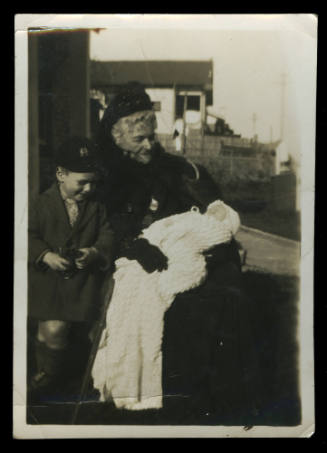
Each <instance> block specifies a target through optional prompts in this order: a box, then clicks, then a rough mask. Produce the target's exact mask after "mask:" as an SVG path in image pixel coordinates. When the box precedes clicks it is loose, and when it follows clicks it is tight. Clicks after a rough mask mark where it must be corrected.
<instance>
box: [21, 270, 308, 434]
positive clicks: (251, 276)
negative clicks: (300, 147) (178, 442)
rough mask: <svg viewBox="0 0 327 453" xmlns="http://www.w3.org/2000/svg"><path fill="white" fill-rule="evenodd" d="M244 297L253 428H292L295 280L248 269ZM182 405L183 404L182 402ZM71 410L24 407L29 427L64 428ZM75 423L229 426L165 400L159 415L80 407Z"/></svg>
mask: <svg viewBox="0 0 327 453" xmlns="http://www.w3.org/2000/svg"><path fill="white" fill-rule="evenodd" d="M243 277H244V285H245V289H246V292H247V294H248V295H249V296H250V297H251V311H252V313H254V314H255V316H254V317H253V331H254V334H255V338H256V341H257V344H258V345H259V348H258V349H259V362H260V366H261V369H262V373H263V381H264V384H265V389H266V392H265V401H264V405H263V408H262V412H261V414H260V415H259V417H258V419H257V422H256V424H259V425H268V426H295V425H297V424H299V423H300V420H301V408H300V399H299V393H298V381H297V378H298V374H297V353H298V350H297V347H298V346H297V342H296V326H297V317H298V278H297V277H296V276H291V275H288V276H287V275H271V274H269V273H263V272H258V271H253V270H247V271H245V272H244V274H243ZM186 403H187V402H186ZM75 407H76V405H75V404H74V403H73V404H67V403H66V404H53V405H50V406H44V407H29V408H28V410H27V421H28V423H29V424H70V423H71V420H72V416H73V411H74V409H75ZM76 423H77V424H86V425H99V424H104V425H115V424H118V425H120V424H126V425H131V424H134V425H138V424H141V425H144V424H149V425H161V424H162V425H165V424H174V425H219V424H225V425H234V424H235V420H232V421H230V420H226V419H222V418H221V417H217V416H213V415H211V414H209V415H207V414H201V413H198V414H196V412H194V411H189V410H188V409H187V404H185V402H183V401H182V402H181V401H178V400H176V401H171V402H170V406H169V407H168V408H167V409H166V410H163V411H140V412H137V413H130V412H126V411H118V410H115V409H114V408H113V407H112V406H110V405H107V404H104V403H102V404H100V403H91V402H89V403H84V404H82V406H81V408H80V410H79V412H78V417H77V419H76Z"/></svg>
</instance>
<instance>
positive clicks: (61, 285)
mask: <svg viewBox="0 0 327 453" xmlns="http://www.w3.org/2000/svg"><path fill="white" fill-rule="evenodd" d="M55 164H56V179H57V181H56V182H55V183H54V184H53V186H51V187H50V188H49V189H48V190H46V191H45V192H43V193H42V194H41V195H39V197H38V198H37V200H36V202H35V204H34V205H33V206H32V212H31V215H30V219H29V285H28V287H29V288H28V289H29V295H28V304H29V316H30V318H34V319H36V320H37V338H36V340H35V357H36V365H37V373H36V374H35V375H34V376H33V378H32V380H31V382H30V387H29V390H30V391H31V395H32V399H33V398H36V399H41V400H42V399H47V398H49V397H50V398H55V396H54V395H55V393H56V391H57V389H58V388H60V385H61V384H62V383H64V382H65V380H69V377H68V374H69V364H72V363H73V360H74V354H76V352H75V353H74V352H73V351H72V350H71V347H70V346H71V345H70V335H69V334H70V330H71V328H72V325H73V324H74V325H76V323H85V322H91V321H92V320H93V319H95V317H96V316H97V309H99V304H100V291H101V286H102V282H103V277H104V275H105V274H104V271H106V270H107V269H109V268H110V267H111V264H112V258H113V256H112V254H113V232H112V230H111V228H110V225H109V223H108V220H107V218H106V213H105V208H104V206H102V204H101V203H99V202H98V201H96V200H95V199H92V193H93V192H94V188H95V185H96V182H97V180H98V168H99V167H98V158H97V153H96V149H95V147H94V145H93V143H92V142H91V141H90V140H88V139H86V138H79V137H74V138H72V139H70V140H68V141H66V142H65V143H64V144H63V145H62V146H61V147H60V148H59V150H58V152H57V154H56V156H55ZM80 348H82V346H80ZM80 352H81V351H80Z"/></svg>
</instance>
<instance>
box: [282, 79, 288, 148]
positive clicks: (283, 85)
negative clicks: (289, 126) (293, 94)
mask: <svg viewBox="0 0 327 453" xmlns="http://www.w3.org/2000/svg"><path fill="white" fill-rule="evenodd" d="M286 77H287V76H286V74H285V72H283V73H282V74H281V81H280V86H281V97H280V139H281V140H283V139H284V123H285V88H286Z"/></svg>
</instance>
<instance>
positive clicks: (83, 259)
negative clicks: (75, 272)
mask: <svg viewBox="0 0 327 453" xmlns="http://www.w3.org/2000/svg"><path fill="white" fill-rule="evenodd" d="M78 251H79V253H80V254H81V256H79V257H78V258H76V259H75V265H76V267H77V269H84V268H85V267H86V266H89V265H90V264H92V263H93V262H94V261H96V260H97V259H98V258H99V252H98V251H97V249H96V248H95V247H89V248H84V249H78Z"/></svg>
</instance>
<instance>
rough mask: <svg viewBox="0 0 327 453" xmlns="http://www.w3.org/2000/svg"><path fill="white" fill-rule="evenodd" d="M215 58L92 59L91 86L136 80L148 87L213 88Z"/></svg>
mask: <svg viewBox="0 0 327 453" xmlns="http://www.w3.org/2000/svg"><path fill="white" fill-rule="evenodd" d="M212 71H213V65H212V61H94V60H92V61H91V87H92V88H100V87H108V86H118V85H124V84H126V83H128V82H131V81H135V82H139V83H142V84H143V85H145V86H146V87H167V86H173V85H176V86H183V87H188V86H190V87H191V86H192V87H199V88H202V89H204V90H211V89H212Z"/></svg>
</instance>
